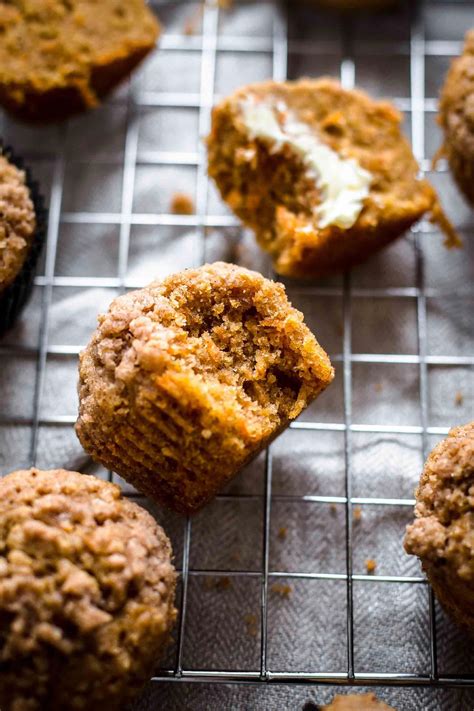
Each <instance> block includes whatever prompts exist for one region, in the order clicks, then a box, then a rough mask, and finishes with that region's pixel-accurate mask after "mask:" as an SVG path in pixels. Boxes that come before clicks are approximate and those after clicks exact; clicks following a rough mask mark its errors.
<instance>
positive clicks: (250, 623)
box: [244, 612, 258, 637]
mask: <svg viewBox="0 0 474 711" xmlns="http://www.w3.org/2000/svg"><path fill="white" fill-rule="evenodd" d="M244 622H245V624H246V625H247V634H249V635H250V636H251V637H256V636H257V633H258V620H257V615H254V614H253V613H250V612H248V613H247V614H246V615H244Z"/></svg>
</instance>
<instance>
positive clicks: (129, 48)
mask: <svg viewBox="0 0 474 711" xmlns="http://www.w3.org/2000/svg"><path fill="white" fill-rule="evenodd" d="M158 34H159V24H158V22H157V20H156V18H155V17H154V15H153V13H152V12H151V11H150V10H149V9H148V7H147V5H146V4H145V1H144V0H127V2H120V1H119V0H101V1H100V2H97V0H68V2H64V0H47V1H45V2H38V1H37V0H13V1H12V2H8V3H0V104H3V105H4V106H5V108H6V109H8V110H9V111H11V112H12V113H13V114H15V115H17V116H18V117H20V118H23V119H26V120H30V121H51V120H56V119H59V118H64V117H65V116H68V115H70V114H74V113H77V112H79V111H83V110H84V109H88V108H92V107H94V106H96V105H97V104H98V103H99V101H100V99H102V97H104V96H105V95H106V94H107V93H108V92H109V91H110V90H111V89H112V88H113V87H115V86H116V84H118V83H119V82H120V81H121V80H122V79H123V78H124V77H126V76H127V75H128V74H129V73H130V71H131V70H132V69H133V68H134V67H135V66H136V65H137V64H138V63H139V62H140V61H141V60H142V59H143V58H144V57H145V55H147V54H148V52H150V50H152V49H153V47H154V46H155V42H156V39H157V37H158Z"/></svg>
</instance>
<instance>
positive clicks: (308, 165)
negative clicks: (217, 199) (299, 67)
mask: <svg viewBox="0 0 474 711" xmlns="http://www.w3.org/2000/svg"><path fill="white" fill-rule="evenodd" d="M400 124H401V115H400V113H399V112H398V111H397V110H396V109H395V108H394V107H393V106H392V105H391V104H389V103H387V102H379V101H374V100H372V99H371V98H370V97H369V96H367V95H366V94H364V93H362V92H360V91H347V90H345V89H343V88H342V87H341V85H340V84H339V83H338V82H337V81H334V80H331V79H327V78H323V79H317V80H310V79H305V80H301V81H297V82H283V83H278V82H272V81H269V82H263V83H259V84H251V85H248V86H245V87H243V88H241V89H239V90H238V91H237V92H235V93H234V94H233V95H232V96H230V97H228V98H226V99H224V100H223V101H222V102H221V103H220V104H219V105H218V106H216V107H215V108H214V110H213V116H212V128H211V133H210V135H209V136H208V139H207V146H208V155H209V174H210V175H211V177H212V178H213V179H214V180H215V182H216V184H217V186H218V188H219V190H220V192H221V195H222V197H223V199H224V200H225V201H226V202H227V204H228V205H229V206H230V207H231V208H232V209H233V211H234V212H235V213H236V215H237V216H238V217H239V218H240V219H241V220H242V221H243V222H244V223H245V224H246V225H248V226H249V227H251V228H252V229H253V230H254V232H255V234H256V237H257V240H258V242H259V244H260V245H261V246H262V247H263V249H265V250H266V251H268V252H269V253H270V254H271V256H272V258H273V262H274V268H275V270H276V271H277V272H278V273H279V274H282V275H285V276H291V277H321V276H325V275H328V274H331V273H334V272H338V271H342V270H345V269H347V268H348V267H350V266H351V265H353V264H357V263H358V262H362V261H363V260H365V259H366V258H367V257H368V256H369V255H370V254H372V253H373V252H376V251H378V250H379V249H381V248H382V247H384V246H385V245H387V244H388V243H389V242H391V241H392V240H394V239H396V238H397V237H399V236H400V235H401V234H403V233H404V232H405V231H406V230H407V229H408V228H409V227H410V226H411V225H412V224H413V223H415V222H416V221H417V220H419V219H420V218H421V217H422V216H423V215H425V214H428V215H429V216H430V217H431V219H432V220H433V221H436V222H439V223H440V224H441V226H442V228H443V229H444V230H445V231H446V232H447V234H448V236H449V237H450V238H451V239H450V241H451V243H452V242H453V241H454V232H453V229H452V227H451V225H450V224H449V223H448V221H447V219H446V217H445V216H444V214H443V212H442V210H441V208H440V205H439V202H438V198H437V195H436V193H435V191H434V189H433V188H432V187H431V185H430V184H429V183H428V182H427V181H426V180H422V179H420V178H419V177H418V170H419V168H418V164H417V162H416V160H415V158H414V156H413V154H412V151H411V149H410V146H409V144H408V141H407V140H406V138H405V137H404V136H403V134H402V131H401V127H400Z"/></svg>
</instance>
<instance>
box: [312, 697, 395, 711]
mask: <svg viewBox="0 0 474 711" xmlns="http://www.w3.org/2000/svg"><path fill="white" fill-rule="evenodd" d="M322 711H395V710H394V709H393V708H392V707H391V706H387V704H384V703H383V701H379V700H378V698H377V697H376V696H375V694H373V693H368V694H348V695H347V696H345V695H342V694H337V696H335V697H334V699H333V700H332V701H331V703H330V704H328V705H327V706H323V708H322Z"/></svg>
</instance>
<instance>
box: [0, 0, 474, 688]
mask: <svg viewBox="0 0 474 711" xmlns="http://www.w3.org/2000/svg"><path fill="white" fill-rule="evenodd" d="M168 4H169V3H168ZM435 4H436V3H433V2H432V3H427V4H426V5H424V4H422V3H420V4H419V5H417V6H416V7H413V9H412V22H411V34H410V37H409V39H408V40H406V39H404V40H400V41H398V40H389V41H388V42H387V41H384V42H380V41H372V40H371V41H368V42H365V44H364V51H365V52H366V53H367V54H368V55H369V56H371V57H373V58H374V59H376V58H377V57H379V56H381V55H383V54H385V55H388V56H401V57H406V58H407V60H408V61H409V72H410V95H409V97H407V98H403V97H402V98H400V97H392V99H393V101H394V103H395V104H396V105H397V106H398V107H399V108H400V109H401V110H402V111H406V112H409V114H410V115H411V140H412V145H413V150H414V153H415V155H416V157H417V158H418V159H419V161H420V165H421V166H422V169H423V170H429V169H430V161H429V159H428V158H427V157H426V152H425V117H426V115H428V114H433V113H434V112H435V111H436V98H435V97H426V96H425V61H426V58H427V57H438V56H451V55H456V54H458V53H459V51H460V49H461V38H459V40H454V41H453V40H438V39H437V40H426V39H425V35H424V17H425V12H426V9H427V5H433V6H434V5H435ZM445 4H446V3H445ZM459 4H462V3H459ZM464 4H465V5H466V6H467V5H468V2H465V3H464ZM161 5H166V3H162V4H160V3H157V10H158V13H160V8H161ZM269 5H270V6H271V8H272V22H273V32H272V37H271V38H270V37H242V36H239V37H233V36H231V35H228V34H224V35H222V34H220V32H219V13H220V12H222V11H220V10H219V8H218V6H217V4H216V3H214V2H212V1H208V2H207V3H205V4H204V6H203V12H202V31H201V32H199V33H198V34H196V35H192V36H184V35H182V34H165V35H164V37H163V38H162V40H161V48H162V50H166V51H167V52H169V53H173V52H176V51H179V52H188V51H189V52H199V53H200V58H201V70H200V88H199V92H198V93H178V92H176V93H173V92H159V93H158V92H153V91H146V90H142V89H141V88H140V87H139V86H137V85H136V84H135V83H134V82H132V84H131V87H129V90H128V92H127V94H126V96H125V98H124V97H123V95H119V97H118V98H115V99H113V102H114V103H117V104H121V105H123V104H125V110H126V112H127V128H126V136H125V148H124V154H123V161H122V157H121V156H119V157H117V156H116V155H114V154H109V155H106V156H104V157H102V160H103V161H104V162H108V163H110V164H117V165H120V167H121V168H123V172H122V198H121V205H120V210H119V211H118V212H100V211H99V212H89V211H65V210H64V209H63V193H64V179H65V171H66V165H67V152H66V145H67V138H68V130H69V129H68V125H64V126H62V127H61V128H59V129H58V130H57V139H58V148H57V150H56V151H54V153H51V152H49V153H48V152H44V151H43V152H42V151H41V150H37V149H34V150H32V151H31V150H30V152H29V154H28V155H27V158H32V159H35V160H42V159H45V160H50V159H52V160H53V163H52V167H53V171H52V181H51V194H50V202H49V227H48V239H47V245H46V255H45V264H44V273H43V274H42V275H40V276H38V277H37V278H36V285H37V288H38V291H39V292H40V309H39V315H40V320H39V333H38V343H37V346H35V345H31V344H29V345H18V344H15V343H13V342H10V341H9V340H8V339H6V340H5V341H4V342H3V343H0V359H15V358H16V357H18V356H19V355H21V354H28V355H30V356H34V357H35V358H36V377H35V381H34V395H33V405H32V413H31V417H25V416H10V415H5V414H4V413H0V426H15V425H25V426H28V427H30V428H31V429H30V431H31V439H30V443H29V454H28V462H29V463H30V464H32V465H34V464H35V463H36V462H37V455H38V447H39V434H40V429H41V427H42V426H45V425H54V426H58V427H65V428H68V427H70V426H71V425H72V424H73V422H74V419H75V418H74V417H73V416H69V415H55V416H50V415H44V414H43V408H42V403H43V399H44V395H45V378H46V366H47V361H48V358H49V357H51V356H54V357H58V358H64V359H71V358H75V357H76V356H77V353H78V352H79V350H80V347H78V346H76V345H67V344H62V345H61V344H51V343H50V338H49V332H50V314H51V305H52V301H53V292H54V289H55V288H56V287H77V288H80V289H86V288H91V287H99V288H104V289H110V291H111V292H113V293H116V292H117V291H119V292H120V291H124V290H125V289H128V288H132V287H139V286H143V285H144V284H143V283H141V282H137V280H133V279H129V278H128V277H127V271H128V269H127V267H128V256H129V249H130V240H131V230H132V228H133V227H134V226H139V225H141V226H145V225H147V226H157V227H159V226H174V227H183V228H189V229H191V230H193V231H194V233H195V235H196V239H197V241H198V243H199V244H200V258H199V260H198V261H200V262H202V261H204V260H205V259H206V255H207V252H206V237H207V231H208V229H210V228H230V227H233V228H238V222H237V221H236V220H235V218H234V217H233V216H230V215H222V216H221V215H213V214H210V211H209V194H208V182H207V177H206V166H205V151H204V147H203V145H202V142H201V143H200V144H199V146H198V149H197V151H195V152H187V153H184V152H170V151H149V150H145V151H142V150H140V149H139V117H140V111H142V110H143V109H144V108H146V107H165V108H168V107H186V108H194V109H197V111H198V131H199V136H204V135H205V134H206V133H207V132H208V129H209V120H210V108H211V107H212V105H213V103H214V102H215V101H216V99H217V98H218V97H217V95H216V93H215V77H216V61H217V56H218V53H226V52H233V53H238V54H241V55H244V54H246V53H248V54H249V56H250V54H251V53H255V52H261V53H265V54H267V55H271V57H272V65H273V72H272V73H273V78H274V79H278V80H282V79H285V78H286V76H287V71H288V66H287V64H288V55H289V52H290V53H296V52H297V53H299V54H305V55H308V54H309V55H311V54H315V55H321V56H324V55H325V54H326V53H328V52H329V53H333V54H336V55H338V56H340V78H341V81H342V83H343V85H344V86H346V87H348V88H350V87H352V86H353V85H354V83H355V72H356V63H357V62H356V58H355V53H354V45H353V33H352V26H351V21H350V20H349V19H348V18H347V17H345V16H343V15H341V16H337V18H338V22H339V23H340V40H338V41H333V40H327V41H325V40H323V41H320V42H318V43H314V42H311V41H307V40H304V39H291V38H289V36H288V27H287V21H288V17H287V13H288V11H290V12H291V7H288V6H286V5H285V4H283V3H279V2H276V1H274V2H273V1H272V2H269ZM332 17H334V15H333V16H332ZM335 45H337V46H335ZM292 78H293V77H292ZM6 123H7V122H6V119H5V124H6ZM7 133H8V131H7ZM75 160H76V161H77V162H81V160H86V159H82V158H81V157H80V156H79V157H76V159H75ZM139 165H170V166H176V165H180V166H181V165H185V166H193V167H195V169H196V171H197V173H196V196H195V197H196V214H195V215H192V216H178V215H173V214H167V213H165V212H154V213H138V212H136V211H135V210H134V204H133V196H134V186H135V182H136V170H137V166H139ZM446 170H447V167H446V165H445V164H443V163H441V164H440V166H439V168H438V171H439V172H443V171H446ZM67 224H69V225H74V224H76V225H84V226H90V225H100V224H108V225H116V226H117V227H118V230H119V248H118V270H117V276H116V277H91V276H62V275H60V274H59V275H58V274H57V273H56V261H57V251H58V241H59V236H60V228H61V226H62V225H67ZM430 231H433V228H432V227H430V226H429V225H428V224H427V223H422V224H421V225H420V226H418V227H417V228H415V229H414V230H413V242H412V244H413V249H414V253H415V260H416V281H415V284H414V285H412V286H402V287H381V288H380V287H377V288H358V287H354V286H353V285H352V283H351V275H350V274H346V275H345V276H344V278H343V281H342V284H336V286H334V285H329V286H326V285H322V286H305V287H300V286H299V287H295V286H294V285H293V287H291V288H292V291H291V294H297V293H303V294H304V295H305V296H306V297H312V298H314V299H317V298H319V297H323V296H334V297H341V299H342V313H343V323H342V352H341V353H335V354H331V357H332V360H333V361H334V362H335V363H336V366H338V365H339V371H340V373H341V377H342V380H343V421H342V422H325V421H318V420H314V421H306V420H299V421H297V422H295V423H293V424H292V426H291V428H292V429H293V430H303V431H309V432H340V433H342V436H343V438H344V467H345V491H344V495H342V496H324V495H302V496H294V495H290V494H274V493H272V451H271V449H269V450H268V451H267V452H266V457H265V484H264V497H263V531H262V535H263V541H262V552H263V555H262V563H261V568H260V570H234V571H233V570H216V569H212V570H210V569H196V568H192V566H191V564H190V551H191V540H192V525H193V524H192V521H191V520H187V521H186V522H185V524H184V531H183V534H182V535H183V553H182V565H181V580H182V587H181V600H180V605H179V608H180V617H179V623H178V626H177V627H178V630H177V640H176V649H175V661H174V664H172V665H170V667H169V668H168V669H164V670H162V672H161V673H160V674H159V675H157V676H156V678H155V681H179V680H183V681H202V682H235V683H245V682H250V683H255V682H299V683H313V684H338V685H346V684H347V685H354V684H355V685H394V686H397V685H420V686H438V687H442V686H458V687H461V686H472V687H474V668H473V670H472V673H471V674H440V673H439V672H438V659H437V638H436V612H435V603H434V600H433V596H432V594H431V593H430V594H429V596H428V598H429V645H428V654H429V671H428V672H427V673H426V674H421V673H420V674H417V673H397V672H387V673H375V672H374V673H367V672H358V671H357V664H356V663H355V657H354V605H355V603H354V587H353V586H354V582H362V581H363V582H366V583H370V585H379V584H388V585H390V584H403V585H414V586H425V585H426V583H425V580H424V578H423V577H422V576H420V575H416V576H406V575H404V576H402V575H375V576H372V575H362V574H356V573H354V571H353V554H354V530H353V525H354V524H353V507H354V506H375V507H387V506H388V507H412V506H413V500H412V499H409V498H382V497H378V498H376V497H360V496H359V497H355V496H354V495H353V482H352V478H353V477H352V472H353V456H352V453H353V442H352V440H353V436H354V434H355V433H366V434H387V435H418V436H421V438H422V450H423V454H424V456H426V454H427V453H428V451H429V449H430V437H431V436H438V437H439V436H442V435H445V434H446V433H447V432H448V427H444V426H442V427H440V426H430V423H429V416H428V408H429V377H428V368H429V367H430V366H443V367H444V366H446V367H458V366H464V367H466V368H468V369H470V372H471V377H472V374H473V369H474V354H472V353H471V354H470V355H469V354H467V355H464V354H463V355H442V354H439V355H430V354H429V352H428V349H427V298H429V297H442V296H443V294H444V292H443V291H442V290H439V289H437V288H433V287H427V286H426V285H425V278H424V255H423V245H422V237H423V235H424V234H426V233H427V232H430ZM449 293H450V295H451V296H453V295H456V296H458V297H463V296H465V297H467V298H468V299H470V298H472V286H471V285H470V284H469V283H467V284H465V285H464V286H458V285H456V288H455V289H454V290H452V289H451V290H450V292H449ZM363 297H364V298H376V299H381V300H385V299H392V298H397V299H408V300H415V302H416V326H417V348H416V352H415V353H413V354H396V353H356V352H353V347H352V341H353V338H352V322H353V319H352V308H353V299H354V298H363ZM323 345H324V344H323ZM354 364H367V365H369V364H382V365H383V364H385V365H390V364H410V365H413V366H415V367H417V369H418V377H419V416H420V417H419V421H420V424H419V425H409V424H406V425H404V424H402V425H385V424H380V425H376V424H364V423H359V422H356V421H355V420H354V416H353V407H352V393H353V377H352V376H353V372H352V371H353V367H354ZM272 446H273V445H272ZM10 468H11V467H10V466H8V467H7V466H6V468H5V471H8V470H9V469H10ZM110 476H112V475H110ZM130 495H133V496H135V495H136V494H135V493H131V494H130ZM218 498H219V499H220V500H228V499H232V500H235V499H238V498H242V499H245V500H249V499H252V498H259V495H252V494H235V493H230V494H227V493H226V494H222V495H221V496H220V497H218ZM276 501H288V502H290V501H305V502H309V503H315V504H318V503H319V504H336V505H343V506H344V507H345V552H346V565H345V568H346V569H345V572H343V573H332V572H324V573H314V572H291V571H282V570H273V569H272V567H271V564H270V526H271V515H272V505H273V504H274V502H276ZM208 575H212V576H225V577H229V576H230V577H232V576H238V577H241V578H244V577H248V578H253V579H255V580H257V581H259V584H260V651H259V665H258V667H257V668H254V669H250V670H245V671H244V670H241V669H227V670H215V669H206V668H192V669H191V668H187V667H186V665H185V663H184V657H183V650H184V644H185V638H186V626H187V612H188V599H189V582H190V580H191V579H192V578H193V577H195V576H208ZM282 577H284V578H285V579H288V580H338V581H343V582H345V585H346V643H347V644H346V650H347V664H346V668H344V669H341V670H339V671H337V672H333V671H326V670H324V671H320V672H306V671H304V670H301V671H289V670H284V671H275V670H272V668H271V664H270V663H269V660H268V597H269V587H270V584H271V581H272V580H276V579H279V578H282Z"/></svg>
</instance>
